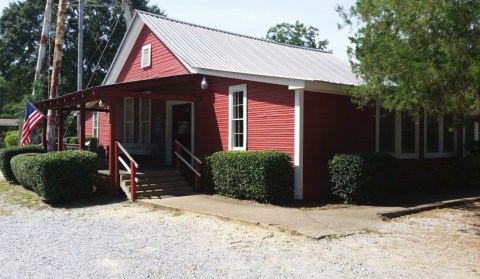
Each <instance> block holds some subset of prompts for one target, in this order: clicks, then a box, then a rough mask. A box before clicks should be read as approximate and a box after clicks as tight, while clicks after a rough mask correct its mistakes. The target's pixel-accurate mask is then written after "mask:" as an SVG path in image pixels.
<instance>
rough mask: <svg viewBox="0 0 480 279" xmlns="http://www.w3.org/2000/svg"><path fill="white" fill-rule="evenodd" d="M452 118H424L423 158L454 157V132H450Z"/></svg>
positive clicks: (455, 143) (455, 144)
mask: <svg viewBox="0 0 480 279" xmlns="http://www.w3.org/2000/svg"><path fill="white" fill-rule="evenodd" d="M452 122H453V118H452V117H451V116H443V117H440V118H435V117H429V116H426V117H425V158H435V157H448V156H455V155H456V150H457V148H456V146H457V137H456V132H455V131H452V130H451V128H450V127H451V126H452Z"/></svg>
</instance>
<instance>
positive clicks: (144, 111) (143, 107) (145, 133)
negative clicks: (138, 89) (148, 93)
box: [139, 99, 152, 143]
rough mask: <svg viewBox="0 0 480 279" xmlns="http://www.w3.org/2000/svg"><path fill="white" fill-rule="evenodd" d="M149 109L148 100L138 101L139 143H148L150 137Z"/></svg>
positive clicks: (149, 103)
mask: <svg viewBox="0 0 480 279" xmlns="http://www.w3.org/2000/svg"><path fill="white" fill-rule="evenodd" d="M151 108H152V103H151V100H150V99H140V111H139V114H140V115H139V119H140V131H139V139H140V143H150V135H151V128H150V127H151V126H150V117H151Z"/></svg>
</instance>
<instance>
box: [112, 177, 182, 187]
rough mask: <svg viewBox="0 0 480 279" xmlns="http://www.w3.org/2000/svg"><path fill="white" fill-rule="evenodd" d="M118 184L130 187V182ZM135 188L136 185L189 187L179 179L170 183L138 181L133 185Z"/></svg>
mask: <svg viewBox="0 0 480 279" xmlns="http://www.w3.org/2000/svg"><path fill="white" fill-rule="evenodd" d="M120 184H122V185H124V186H127V187H130V184H131V182H130V180H123V181H120ZM135 185H136V186H138V185H159V186H168V185H180V186H183V185H189V184H188V182H187V181H186V180H185V179H184V178H183V177H182V178H181V179H176V180H172V181H162V180H146V181H145V180H143V179H142V180H140V181H137V182H136V183H135Z"/></svg>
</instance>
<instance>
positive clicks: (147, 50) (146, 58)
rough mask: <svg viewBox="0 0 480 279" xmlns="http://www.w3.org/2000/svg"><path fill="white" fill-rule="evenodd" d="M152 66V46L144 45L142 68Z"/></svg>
mask: <svg viewBox="0 0 480 279" xmlns="http://www.w3.org/2000/svg"><path fill="white" fill-rule="evenodd" d="M151 64H152V45H151V44H148V45H144V46H143V47H142V63H141V65H140V67H141V68H146V67H150V65H151Z"/></svg>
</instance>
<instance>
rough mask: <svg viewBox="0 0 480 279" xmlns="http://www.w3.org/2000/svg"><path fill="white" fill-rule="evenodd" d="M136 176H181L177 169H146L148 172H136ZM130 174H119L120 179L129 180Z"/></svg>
mask: <svg viewBox="0 0 480 279" xmlns="http://www.w3.org/2000/svg"><path fill="white" fill-rule="evenodd" d="M136 176H137V178H138V179H144V178H145V179H152V178H157V177H162V178H166V177H183V176H182V175H181V174H180V172H178V171H177V170H162V171H148V172H137V173H136ZM129 179H130V174H120V180H129Z"/></svg>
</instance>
